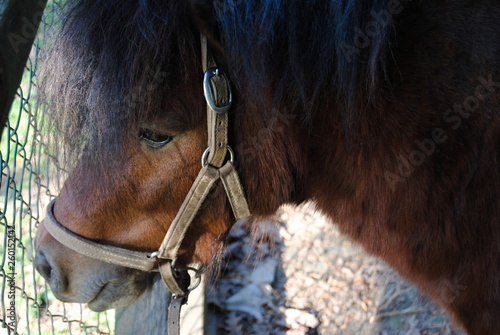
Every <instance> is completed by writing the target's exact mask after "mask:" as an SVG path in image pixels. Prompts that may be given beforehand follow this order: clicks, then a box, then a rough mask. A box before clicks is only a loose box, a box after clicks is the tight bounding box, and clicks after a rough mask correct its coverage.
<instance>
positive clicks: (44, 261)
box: [33, 221, 151, 311]
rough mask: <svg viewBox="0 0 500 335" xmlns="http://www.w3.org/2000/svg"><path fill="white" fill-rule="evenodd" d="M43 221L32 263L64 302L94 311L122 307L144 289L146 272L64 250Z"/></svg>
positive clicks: (68, 249)
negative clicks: (83, 306) (82, 305)
mask: <svg viewBox="0 0 500 335" xmlns="http://www.w3.org/2000/svg"><path fill="white" fill-rule="evenodd" d="M44 223H45V221H44V222H42V223H41V224H40V227H39V228H38V232H37V237H36V255H35V259H34V260H33V264H34V266H35V268H36V270H37V271H38V272H39V273H40V275H41V276H42V277H43V278H44V279H45V280H46V281H47V283H48V284H49V286H50V288H51V290H52V292H53V293H54V296H55V297H56V298H57V299H58V300H61V301H63V302H71V303H87V304H88V306H89V308H90V309H92V310H94V311H104V310H107V309H114V308H120V307H124V306H126V305H129V304H130V303H132V302H134V301H135V300H136V299H137V298H138V297H139V296H140V295H141V294H142V293H143V292H144V291H145V289H146V288H147V285H148V283H150V282H151V281H150V280H148V276H150V275H151V274H150V273H148V272H145V271H140V270H135V269H130V268H127V267H122V266H118V265H114V264H109V263H107V262H103V261H100V260H97V259H94V258H91V257H88V256H85V255H82V254H79V253H77V252H75V251H73V250H71V249H70V248H67V247H66V246H64V245H63V244H61V243H60V242H58V241H57V240H56V239H54V237H53V236H51V234H50V233H49V232H48V231H47V229H46V227H45V224H44Z"/></svg>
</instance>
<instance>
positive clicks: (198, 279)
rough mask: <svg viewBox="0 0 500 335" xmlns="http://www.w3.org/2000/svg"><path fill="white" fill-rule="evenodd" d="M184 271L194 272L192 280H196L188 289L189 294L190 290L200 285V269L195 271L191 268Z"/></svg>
mask: <svg viewBox="0 0 500 335" xmlns="http://www.w3.org/2000/svg"><path fill="white" fill-rule="evenodd" d="M186 270H187V271H188V273H189V271H194V276H193V277H194V279H196V281H195V283H194V284H193V285H191V286H189V287H188V289H187V290H188V292H191V291H192V290H194V289H196V288H197V287H198V286H200V284H201V272H202V271H201V269H195V268H192V267H187V268H186Z"/></svg>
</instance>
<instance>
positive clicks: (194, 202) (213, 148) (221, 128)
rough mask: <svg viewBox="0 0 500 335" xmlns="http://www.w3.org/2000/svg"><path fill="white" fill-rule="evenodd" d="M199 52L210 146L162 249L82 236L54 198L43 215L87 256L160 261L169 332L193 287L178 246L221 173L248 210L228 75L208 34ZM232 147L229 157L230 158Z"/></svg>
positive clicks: (230, 193)
mask: <svg viewBox="0 0 500 335" xmlns="http://www.w3.org/2000/svg"><path fill="white" fill-rule="evenodd" d="M201 53H202V64H203V71H204V72H205V75H204V78H203V91H204V94H205V99H206V101H207V127H208V147H207V149H206V150H205V152H204V153H203V155H202V160H201V161H202V162H201V163H202V168H201V170H200V172H199V173H198V177H197V178H196V180H195V181H194V183H193V185H192V186H191V189H190V190H189V193H188V194H187V196H186V198H185V199H184V202H183V203H182V205H181V207H180V209H179V211H178V212H177V215H176V217H175V218H174V220H173V221H172V224H171V225H170V228H169V229H168V231H167V234H166V235H165V238H164V239H163V242H162V244H161V246H160V249H159V250H158V251H155V252H152V253H145V252H137V251H132V250H128V249H123V248H118V247H114V246H108V245H103V244H99V243H96V242H93V241H91V240H89V239H86V238H84V237H82V236H79V235H77V234H75V233H73V232H71V231H70V230H69V229H67V228H65V227H64V226H62V225H61V224H60V223H59V222H58V221H57V220H56V218H55V217H54V213H53V208H54V202H55V201H56V199H54V200H52V201H51V203H50V204H49V206H48V207H47V216H46V218H45V220H44V224H45V227H46V228H47V230H48V231H49V233H50V234H51V235H52V236H53V237H54V238H55V239H56V240H57V241H59V242H60V243H61V244H63V245H64V246H66V247H68V248H70V249H72V250H74V251H76V252H79V253H81V254H83V255H85V256H88V257H92V258H95V259H99V260H101V261H104V262H108V263H112V264H117V265H120V266H125V267H129V268H133V269H137V270H142V271H151V270H153V268H155V266H156V265H157V264H159V266H158V268H159V272H160V274H161V277H162V279H163V281H164V282H165V284H166V285H167V287H168V289H169V290H170V292H171V293H172V294H173V298H172V300H171V303H170V306H169V329H168V331H169V332H168V334H176V333H177V332H178V322H177V324H176V325H175V323H176V321H175V320H178V317H179V315H178V313H180V306H182V304H184V303H185V302H186V300H187V296H188V294H189V291H190V289H189V288H188V286H189V274H188V273H187V269H186V268H184V269H177V268H176V267H175V261H176V259H177V252H178V250H179V248H180V246H181V244H182V241H183V240H184V237H185V235H186V232H187V230H188V228H189V226H190V225H191V223H192V222H193V220H194V218H195V217H196V214H197V213H198V211H199V209H200V207H201V205H202V203H203V201H204V200H205V199H206V197H207V195H208V194H209V193H210V190H211V189H212V187H213V186H214V184H215V182H216V181H217V180H218V179H220V180H221V181H222V184H223V186H224V189H225V190H226V194H227V197H228V199H229V202H230V204H231V208H232V210H233V214H234V216H235V218H236V220H240V219H242V218H245V217H248V216H250V210H249V209H248V203H247V200H246V197H245V192H244V190H243V186H242V185H241V182H240V179H239V176H238V172H237V171H236V168H235V166H234V153H233V151H232V150H231V148H230V147H229V145H228V136H227V132H228V111H229V109H230V107H231V103H232V94H231V88H230V85H229V81H228V79H227V77H226V75H225V74H224V73H223V72H221V71H220V70H219V69H218V68H217V66H216V64H215V61H214V59H213V58H212V57H211V56H210V55H209V50H208V47H207V40H206V37H205V36H203V35H202V36H201ZM228 152H229V156H230V159H229V160H226V157H227V155H228ZM171 320H172V322H171ZM171 327H172V328H173V329H170V328H171ZM174 327H176V328H177V329H174Z"/></svg>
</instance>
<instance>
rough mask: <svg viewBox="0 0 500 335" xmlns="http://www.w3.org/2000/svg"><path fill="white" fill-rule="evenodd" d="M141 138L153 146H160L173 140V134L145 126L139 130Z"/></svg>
mask: <svg viewBox="0 0 500 335" xmlns="http://www.w3.org/2000/svg"><path fill="white" fill-rule="evenodd" d="M139 139H141V140H142V141H144V142H146V144H147V145H149V146H150V147H152V148H159V147H162V146H164V145H166V144H167V143H169V142H170V141H172V139H173V136H172V135H169V134H167V133H164V132H161V131H157V130H152V129H147V128H143V129H140V130H139Z"/></svg>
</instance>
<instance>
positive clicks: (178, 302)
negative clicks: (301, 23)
mask: <svg viewBox="0 0 500 335" xmlns="http://www.w3.org/2000/svg"><path fill="white" fill-rule="evenodd" d="M201 53H202V65H203V71H204V78H203V91H204V95H205V99H206V101H207V127H208V147H207V149H206V150H205V152H204V153H203V155H202V169H201V170H200V172H199V174H198V177H197V178H196V180H195V181H194V183H193V185H192V186H191V189H190V190H189V193H188V195H187V196H186V198H185V199H184V202H183V204H182V205H181V208H180V209H179V212H178V213H177V215H176V217H175V219H174V220H173V221H172V224H171V226H170V228H169V230H168V232H167V234H166V236H165V238H164V240H163V242H162V245H161V247H160V249H159V250H158V253H157V257H158V259H162V260H164V262H163V263H161V264H160V266H159V270H160V274H161V277H162V279H163V281H164V282H165V284H166V285H167V287H168V289H169V290H170V292H171V293H172V298H171V300H170V305H169V307H168V329H167V331H168V335H178V334H179V332H180V311H181V307H182V305H184V304H185V303H187V298H188V295H189V292H190V291H191V288H189V281H190V276H189V274H188V273H187V270H188V269H187V268H186V269H177V268H176V267H175V261H176V260H177V252H178V250H179V248H180V246H181V244H182V241H183V240H184V236H185V234H186V232H187V230H188V228H189V226H190V225H191V223H192V221H193V219H194V218H195V216H196V214H197V213H198V211H199V209H200V207H201V204H202V203H203V201H204V200H205V198H206V197H207V195H208V194H209V192H210V190H211V189H212V187H213V186H214V184H215V182H216V181H217V180H218V179H221V180H222V184H223V186H224V189H225V191H226V194H227V196H228V199H229V202H230V204H231V208H232V210H233V213H234V216H235V218H236V220H240V219H242V218H245V217H248V216H250V210H249V209H248V204H247V201H246V197H245V194H244V190H243V187H242V185H241V182H240V179H239V176H238V173H237V171H236V168H235V167H234V153H233V151H232V150H231V148H230V147H229V146H228V140H227V138H228V135H227V132H228V110H229V108H230V107H231V103H232V95H231V88H230V86H229V81H228V79H227V77H226V75H225V74H224V73H222V72H221V71H219V69H218V68H217V67H216V64H215V61H214V60H213V58H212V57H210V56H209V55H208V48H207V40H206V38H205V36H203V35H202V36H201ZM228 152H229V154H230V159H229V160H228V161H226V156H227V155H228ZM224 162H225V163H224Z"/></svg>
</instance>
